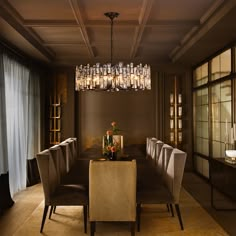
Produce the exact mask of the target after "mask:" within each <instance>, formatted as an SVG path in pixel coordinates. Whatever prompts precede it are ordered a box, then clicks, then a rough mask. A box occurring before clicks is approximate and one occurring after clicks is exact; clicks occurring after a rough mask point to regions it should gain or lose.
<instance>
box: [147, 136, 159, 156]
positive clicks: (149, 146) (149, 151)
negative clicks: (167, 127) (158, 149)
mask: <svg viewBox="0 0 236 236" xmlns="http://www.w3.org/2000/svg"><path fill="white" fill-rule="evenodd" d="M152 141H154V142H155V141H157V139H156V138H155V137H147V138H146V157H147V158H148V159H150V158H151V154H152V153H153V146H152Z"/></svg>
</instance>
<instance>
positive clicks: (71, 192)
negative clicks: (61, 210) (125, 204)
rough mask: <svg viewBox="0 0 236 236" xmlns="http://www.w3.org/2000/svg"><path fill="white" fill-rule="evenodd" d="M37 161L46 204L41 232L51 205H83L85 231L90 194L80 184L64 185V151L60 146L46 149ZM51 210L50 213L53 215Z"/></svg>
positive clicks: (38, 155)
mask: <svg viewBox="0 0 236 236" xmlns="http://www.w3.org/2000/svg"><path fill="white" fill-rule="evenodd" d="M36 159H37V163H38V168H39V173H40V178H41V182H42V185H43V191H44V198H45V206H44V213H43V219H42V224H41V229H40V232H42V230H43V226H44V222H45V219H46V216H47V212H48V207H49V206H53V207H56V206H59V205H61V206H65V205H68V206H75V205H83V207H84V231H85V232H86V227H87V226H86V225H87V205H88V194H87V191H86V189H84V188H83V187H82V186H80V185H73V184H71V185H63V184H60V180H61V173H60V171H61V167H60V165H61V164H62V163H60V161H61V160H62V159H63V158H62V153H61V150H60V147H59V146H54V147H52V148H51V150H50V151H49V150H45V151H43V152H40V153H38V154H37V157H36ZM51 212H52V208H51ZM51 212H50V215H51Z"/></svg>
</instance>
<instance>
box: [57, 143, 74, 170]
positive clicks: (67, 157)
mask: <svg viewBox="0 0 236 236" xmlns="http://www.w3.org/2000/svg"><path fill="white" fill-rule="evenodd" d="M59 146H60V147H61V150H62V154H63V159H64V161H65V163H66V172H69V171H70V169H71V168H72V164H73V160H72V153H71V149H70V147H69V143H68V142H65V141H64V142H61V143H60V144H59Z"/></svg>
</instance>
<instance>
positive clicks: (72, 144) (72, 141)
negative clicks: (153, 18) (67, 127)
mask: <svg viewBox="0 0 236 236" xmlns="http://www.w3.org/2000/svg"><path fill="white" fill-rule="evenodd" d="M65 142H68V143H70V149H71V153H72V157H73V161H76V159H77V146H78V144H77V138H76V137H71V138H68V139H66V140H65Z"/></svg>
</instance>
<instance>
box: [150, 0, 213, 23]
mask: <svg viewBox="0 0 236 236" xmlns="http://www.w3.org/2000/svg"><path fill="white" fill-rule="evenodd" d="M215 2H216V1H215V0H178V1H173V0H157V1H154V4H153V7H152V11H151V14H150V18H149V20H150V21H156V20H169V21H176V20H185V21H189V20H199V19H200V18H201V17H202V16H203V14H204V13H205V12H206V11H207V10H208V9H209V8H210V7H211V6H212V4H213V3H215Z"/></svg>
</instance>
